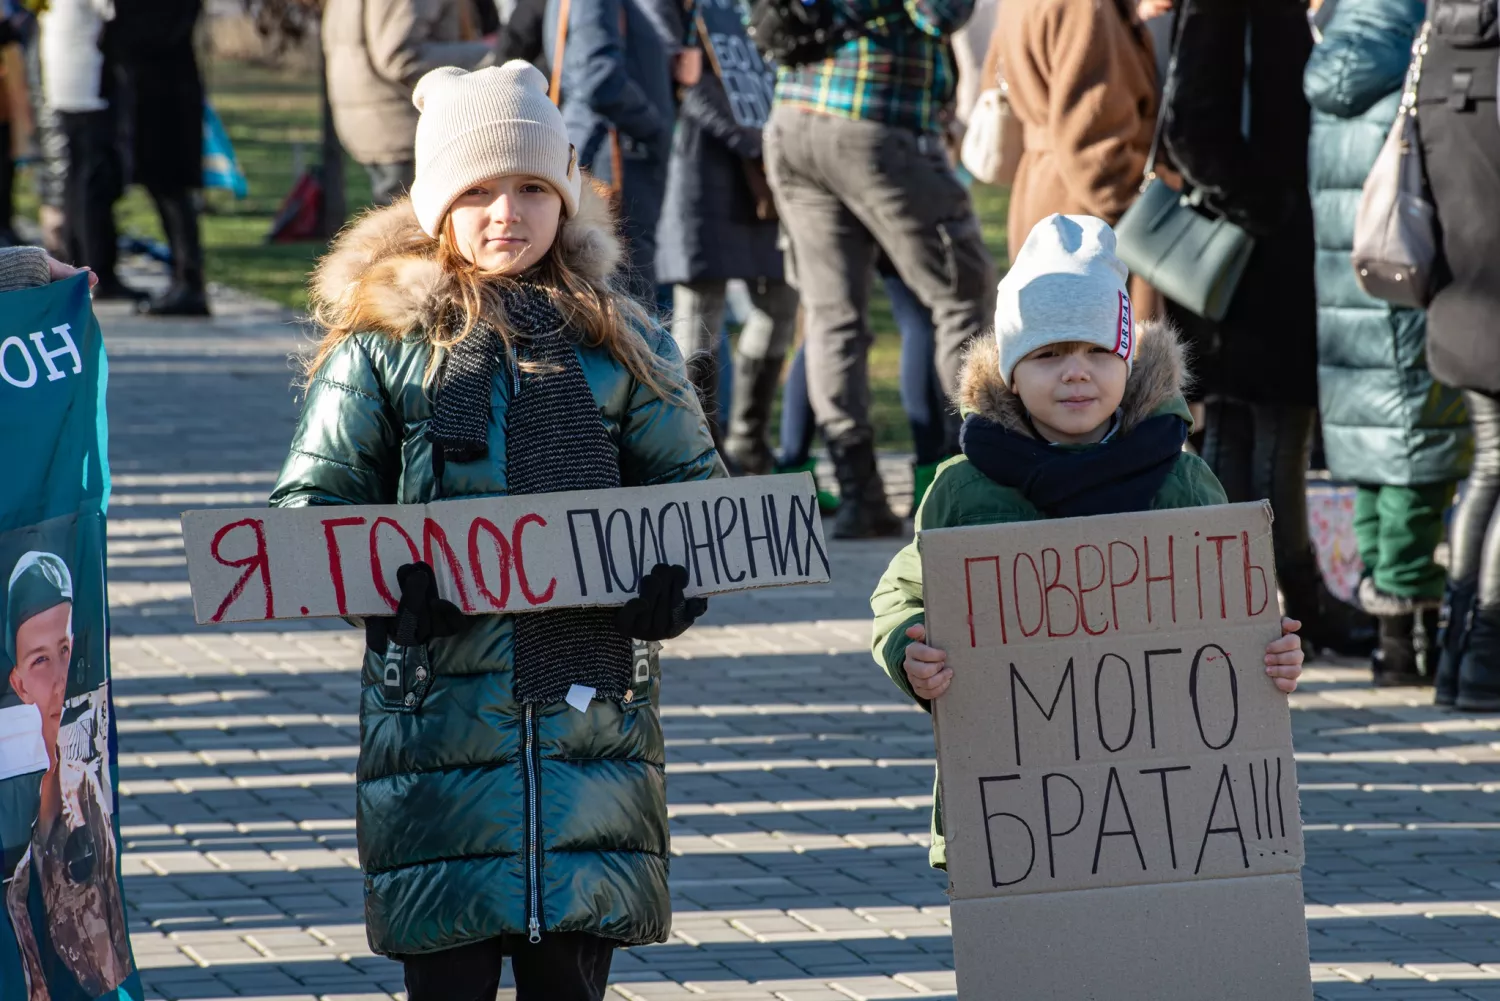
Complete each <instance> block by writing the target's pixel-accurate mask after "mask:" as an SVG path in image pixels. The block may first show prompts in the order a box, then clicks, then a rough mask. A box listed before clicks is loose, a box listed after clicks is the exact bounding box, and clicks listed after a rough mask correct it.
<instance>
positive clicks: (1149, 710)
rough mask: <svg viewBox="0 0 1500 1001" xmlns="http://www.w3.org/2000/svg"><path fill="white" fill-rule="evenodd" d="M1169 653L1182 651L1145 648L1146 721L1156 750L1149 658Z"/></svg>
mask: <svg viewBox="0 0 1500 1001" xmlns="http://www.w3.org/2000/svg"><path fill="white" fill-rule="evenodd" d="M1169 653H1182V650H1181V648H1177V649H1173V650H1147V651H1146V723H1147V725H1148V726H1149V727H1150V730H1151V749H1152V750H1153V751H1154V750H1156V701H1155V699H1153V698H1152V692H1151V658H1152V657H1165V656H1166V655H1167V654H1169Z"/></svg>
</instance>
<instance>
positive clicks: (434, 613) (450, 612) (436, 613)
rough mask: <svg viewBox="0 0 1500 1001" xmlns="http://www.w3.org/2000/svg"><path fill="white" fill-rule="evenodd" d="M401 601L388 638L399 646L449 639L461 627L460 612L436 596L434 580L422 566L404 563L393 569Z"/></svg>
mask: <svg viewBox="0 0 1500 1001" xmlns="http://www.w3.org/2000/svg"><path fill="white" fill-rule="evenodd" d="M396 583H397V584H399V585H400V586H401V600H400V603H399V604H397V606H396V620H395V622H394V624H393V628H392V630H391V639H393V640H395V641H396V643H397V645H399V646H417V645H419V644H422V643H426V642H427V641H428V640H430V639H432V638H433V637H435V636H452V635H454V634H455V633H457V632H458V631H459V630H460V629H462V628H463V625H464V613H463V610H462V609H460V608H459V607H458V606H457V605H455V604H454V603H453V602H451V601H445V600H444V599H442V598H439V597H438V590H437V577H436V576H434V574H433V572H432V567H430V566H428V565H427V564H426V563H407V564H406V565H404V566H402V567H400V568H398V569H397V570H396Z"/></svg>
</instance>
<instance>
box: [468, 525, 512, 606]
mask: <svg viewBox="0 0 1500 1001" xmlns="http://www.w3.org/2000/svg"><path fill="white" fill-rule="evenodd" d="M480 532H488V533H489V536H490V539H491V540H492V541H493V542H494V544H495V555H496V556H497V557H499V559H500V596H499V597H498V598H497V597H495V594H494V592H492V591H491V590H490V589H489V587H488V586H487V585H486V584H485V582H484V565H483V564H482V563H480V561H479V533H480ZM469 566H471V567H473V568H474V589H475V590H476V591H478V592H479V593H480V594H482V595H484V600H485V601H488V602H489V603H490V606H491V607H492V608H496V609H500V608H504V607H505V606H506V605H507V604H509V603H510V540H508V539H507V538H506V537H505V533H504V532H502V531H500V529H499V528H497V527H496V526H495V523H494V522H492V521H490V520H489V519H488V518H475V519H474V521H473V522H472V523H470V525H469Z"/></svg>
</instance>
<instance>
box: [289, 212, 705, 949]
mask: <svg viewBox="0 0 1500 1001" xmlns="http://www.w3.org/2000/svg"><path fill="white" fill-rule="evenodd" d="M583 201H584V204H583V207H582V208H581V209H580V212H579V214H578V215H577V216H575V217H574V218H573V219H571V220H569V221H568V222H566V223H565V224H564V227H563V229H562V232H561V234H560V235H559V237H558V238H559V239H560V240H562V241H563V247H564V249H565V253H566V256H567V259H568V261H569V263H570V264H571V265H572V266H573V267H575V268H577V269H579V270H581V271H586V272H589V273H591V274H594V275H604V274H608V273H609V272H611V271H612V270H613V269H614V267H615V264H616V262H617V261H618V259H619V257H620V248H619V245H618V243H617V241H616V239H615V237H614V235H613V232H614V230H613V225H612V220H611V219H610V216H609V211H608V209H607V208H606V207H604V203H603V202H602V200H600V199H599V198H598V197H597V196H596V195H594V194H593V193H592V191H591V190H590V189H589V188H588V187H587V186H585V196H584V200H583ZM435 247H436V244H435V243H434V242H433V241H432V240H430V239H428V238H427V237H425V236H423V235H422V233H421V231H420V230H419V228H418V226H417V222H416V219H415V217H414V216H413V214H412V211H411V208H410V205H409V204H408V203H406V202H399V203H397V204H396V205H394V206H392V207H390V208H387V209H381V210H377V211H375V212H372V213H371V214H369V215H367V216H365V217H364V219H362V220H361V221H360V222H359V223H357V224H356V225H355V226H354V227H353V228H351V229H350V230H348V231H347V232H346V233H345V234H344V235H343V236H341V237H340V238H339V240H338V242H337V243H336V244H335V245H334V247H333V250H332V251H331V252H330V254H329V255H328V257H327V258H325V259H324V261H323V262H322V264H321V265H320V266H319V270H318V273H317V274H316V276H315V278H314V280H313V287H312V296H313V299H314V301H315V302H317V301H319V300H322V301H325V302H333V301H337V300H339V299H340V297H343V296H355V297H359V298H360V299H361V301H362V305H363V307H364V309H365V310H366V316H368V318H369V325H368V329H367V331H366V332H363V333H360V334H357V335H355V336H353V337H351V338H349V339H348V340H346V341H345V342H344V343H343V344H342V345H340V346H339V347H338V348H337V349H336V350H335V351H334V353H333V354H332V356H331V357H330V358H329V359H328V360H327V362H326V364H324V365H323V367H322V368H321V369H320V370H319V371H318V373H317V376H316V378H315V379H314V380H313V381H312V384H311V385H310V386H309V387H308V391H307V402H306V404H305V406H304V408H303V411H302V419H301V422H300V423H299V424H298V426H297V432H296V435H295V437H294V438H293V440H292V446H291V452H290V454H289V455H288V457H287V460H286V465H285V466H283V467H282V471H281V477H280V479H279V481H278V482H277V484H276V488H275V490H274V491H273V492H272V494H271V504H272V506H276V507H295V506H299V505H309V504H390V503H401V504H417V503H423V502H427V501H432V500H438V499H448V498H459V497H483V496H499V495H504V494H505V493H506V479H505V438H504V434H505V432H504V428H505V413H506V407H507V404H508V402H509V399H510V396H511V388H510V386H511V378H510V372H509V370H508V368H506V369H505V370H504V371H502V372H501V373H500V374H499V375H498V376H497V378H496V379H495V385H494V390H493V393H492V395H491V406H492V408H493V414H492V419H491V424H490V450H489V451H490V454H489V456H488V457H486V458H483V459H479V460H477V461H474V462H470V463H454V462H451V461H450V462H449V463H448V464H447V466H446V468H445V469H444V472H443V477H442V483H441V484H438V483H435V482H434V480H433V470H432V453H431V448H430V446H429V444H428V442H427V441H426V439H425V438H424V432H425V430H426V428H427V424H428V421H429V419H430V418H431V416H432V406H431V401H430V399H429V396H428V393H427V392H426V391H425V390H424V387H423V372H424V370H425V368H426V366H427V362H428V359H429V357H430V354H431V348H430V346H429V344H428V343H427V341H426V340H425V338H424V337H423V336H422V330H423V329H424V327H426V326H427V325H428V324H429V323H430V321H431V318H432V317H433V316H435V315H437V311H438V310H440V309H443V308H446V307H447V306H448V304H449V303H450V301H451V297H452V295H453V288H452V285H451V282H450V281H449V280H447V279H446V278H445V276H444V274H443V272H442V271H441V270H440V269H439V267H438V265H437V264H436V262H435V260H434V259H433V253H434V250H435ZM647 341H648V343H650V344H651V346H652V347H653V348H654V349H655V350H656V352H657V353H658V355H660V356H661V357H662V358H664V359H667V360H668V361H669V362H670V363H671V364H672V365H674V366H675V367H677V368H678V369H679V370H681V368H682V360H681V358H680V357H679V356H678V354H677V349H676V347H675V345H674V342H673V341H672V338H671V337H669V336H666V335H665V334H664V333H663V332H662V331H660V330H651V331H649V332H648V333H647ZM578 354H579V358H580V360H581V362H582V365H583V371H584V374H585V375H586V376H587V378H588V381H589V384H590V386H591V387H592V388H593V391H594V397H595V399H596V400H597V401H598V404H599V416H600V418H601V419H602V420H603V421H604V424H605V426H606V428H607V429H608V431H609V434H610V436H611V437H612V438H613V439H614V441H615V442H616V444H617V445H618V447H619V450H620V472H621V475H622V478H623V480H624V483H625V485H627V486H640V485H648V484H657V483H672V482H681V481H687V480H701V479H707V478H710V477H714V476H722V475H724V469H723V466H722V464H721V463H720V461H719V458H718V454H717V453H716V452H715V451H714V447H713V442H712V440H711V439H710V437H709V434H708V429H707V426H706V424H705V423H704V420H703V416H702V413H701V411H700V410H699V409H698V408H697V407H696V405H692V404H689V405H686V406H684V405H679V404H675V403H671V402H668V401H666V400H663V399H662V398H660V397H658V396H657V395H656V394H655V393H653V392H652V391H651V390H650V389H648V388H647V387H646V386H644V385H642V384H641V383H639V382H638V381H636V380H635V379H634V378H633V377H632V376H631V375H630V373H629V372H628V371H627V370H626V369H625V368H624V367H623V366H622V365H620V364H619V363H618V362H617V361H615V359H614V358H613V356H611V355H610V354H609V353H608V352H607V351H605V350H602V349H597V348H580V349H579V352H578ZM427 655H428V658H429V660H430V663H431V668H432V673H433V681H432V684H431V687H430V689H429V690H428V692H427V694H426V696H425V698H424V700H423V701H422V702H421V704H420V706H419V708H418V710H417V711H416V712H414V713H393V712H390V711H387V710H386V709H385V708H384V703H383V700H382V697H381V694H380V690H379V686H378V681H379V679H380V676H381V666H382V657H381V655H380V654H379V653H376V652H373V651H368V650H367V651H366V654H365V659H364V672H363V678H362V684H361V690H362V695H361V700H360V752H359V768H358V776H357V785H356V806H357V822H358V832H359V855H360V863H361V866H362V867H363V869H364V873H365V921H366V925H367V930H368V934H369V938H370V946H371V948H372V949H374V950H375V951H376V952H379V953H383V954H388V955H389V954H397V955H399V954H413V953H427V952H434V951H437V950H442V949H449V948H452V947H454V946H458V945H462V944H464V943H467V942H473V941H477V940H481V939H487V938H492V937H494V936H497V935H501V934H521V935H526V934H528V933H534V932H536V931H539V932H540V933H542V934H546V933H548V932H563V931H568V932H572V931H582V932H589V933H592V934H595V935H600V936H603V937H606V938H610V939H615V940H618V941H619V942H620V943H621V944H641V943H646V942H662V941H665V940H666V938H667V933H668V930H669V929H670V926H671V906H670V901H669V897H668V893H667V867H668V842H667V796H666V774H665V765H666V757H665V747H664V744H663V741H662V732H661V723H660V720H659V718H658V713H657V689H658V684H659V676H658V673H657V671H656V670H655V667H654V665H653V669H652V670H651V672H650V679H649V680H648V681H645V682H638V683H637V684H636V685H635V687H634V688H633V689H632V690H631V691H630V692H629V693H628V695H627V697H626V698H624V699H621V700H615V701H604V700H595V701H594V702H593V703H592V705H591V706H590V707H589V710H588V712H587V713H580V712H577V711H576V710H574V709H572V708H570V707H569V706H568V705H567V704H566V703H562V702H558V703H555V704H552V705H548V706H545V707H541V708H537V709H534V710H528V709H527V708H526V707H524V706H522V705H521V704H520V703H518V702H516V701H515V698H514V691H513V686H512V681H513V677H512V662H511V657H512V647H511V618H510V616H507V615H485V616H478V617H475V618H474V619H472V620H469V621H468V622H467V624H466V628H465V629H464V631H463V632H461V633H460V634H459V635H457V636H453V637H449V638H442V639H434V640H432V641H431V642H430V643H429V644H428V645H427ZM652 659H653V660H654V658H652Z"/></svg>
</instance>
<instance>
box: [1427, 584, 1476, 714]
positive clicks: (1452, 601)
mask: <svg viewBox="0 0 1500 1001" xmlns="http://www.w3.org/2000/svg"><path fill="white" fill-rule="evenodd" d="M1478 590H1479V582H1478V581H1477V580H1471V581H1468V582H1466V583H1452V582H1449V584H1448V593H1447V594H1445V595H1444V596H1443V611H1442V622H1443V626H1442V629H1441V630H1440V631H1439V632H1438V637H1437V655H1438V656H1437V670H1436V671H1435V672H1434V676H1433V685H1434V687H1435V691H1434V692H1433V694H1432V701H1433V702H1435V703H1436V704H1438V705H1440V706H1451V705H1453V700H1454V699H1456V698H1458V665H1459V662H1460V661H1462V660H1463V656H1464V649H1465V648H1466V647H1467V646H1468V645H1469V625H1470V618H1471V616H1473V614H1474V599H1475V597H1476V596H1477V594H1478Z"/></svg>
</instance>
